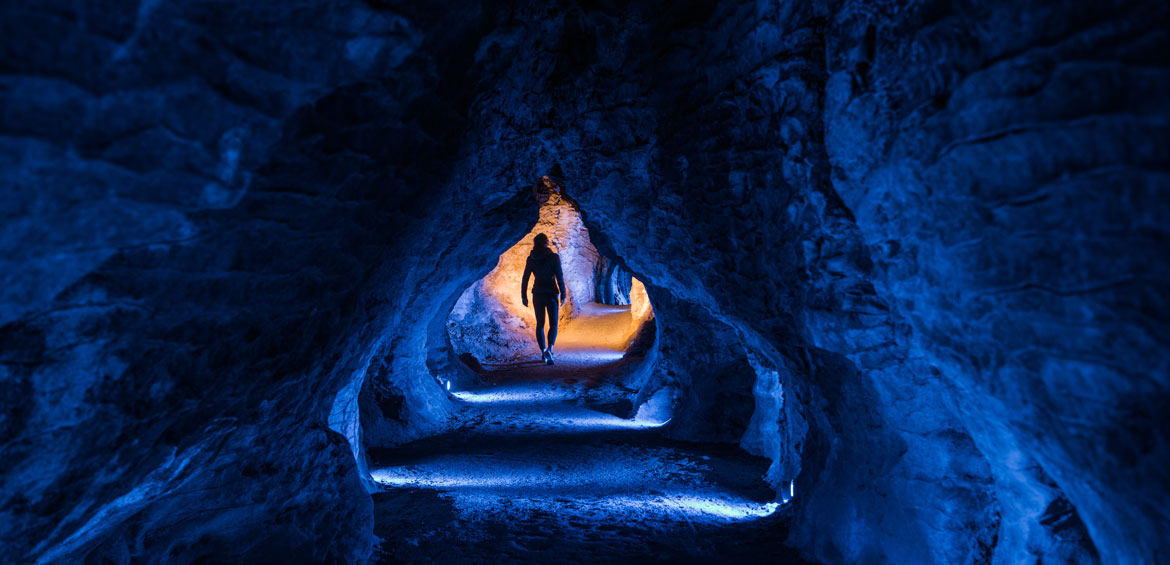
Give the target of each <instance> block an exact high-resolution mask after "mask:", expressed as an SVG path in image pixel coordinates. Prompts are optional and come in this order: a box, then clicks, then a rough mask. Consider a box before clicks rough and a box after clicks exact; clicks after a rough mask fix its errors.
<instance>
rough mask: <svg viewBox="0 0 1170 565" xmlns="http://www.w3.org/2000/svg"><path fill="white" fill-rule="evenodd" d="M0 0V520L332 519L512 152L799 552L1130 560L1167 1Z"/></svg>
mask: <svg viewBox="0 0 1170 565" xmlns="http://www.w3.org/2000/svg"><path fill="white" fill-rule="evenodd" d="M0 16H2V17H0V187H2V194H3V195H4V198H3V199H0V227H2V229H0V402H2V404H3V412H0V547H2V548H3V550H2V551H0V553H2V556H0V561H5V562H13V563H37V562H43V563H80V562H88V563H103V562H113V563H129V562H148V563H164V562H165V563H205V562H215V563H236V562H239V563H256V562H285V563H302V562H346V563H349V562H361V561H364V560H367V559H370V558H371V556H373V555H375V545H376V544H377V543H378V536H376V535H375V531H378V532H380V534H379V535H382V536H383V537H384V536H385V535H386V534H385V532H387V531H388V530H386V529H378V530H376V528H375V520H376V518H375V512H374V502H373V498H372V496H371V493H372V492H376V491H378V490H379V489H380V488H381V487H380V486H379V485H378V484H377V482H376V481H375V480H374V479H373V478H372V477H371V474H370V462H369V457H368V455H367V447H377V448H379V450H387V449H388V450H393V449H395V448H396V447H397V446H402V445H403V444H406V443H408V442H411V441H414V440H419V439H421V438H427V437H430V436H433V435H435V434H439V433H442V432H444V431H448V430H453V429H455V428H452V426H455V425H456V423H457V422H458V421H459V420H458V417H453V416H457V411H456V410H455V405H454V404H453V403H452V399H451V396H450V395H449V394H448V393H447V391H445V390H444V385H443V384H442V383H443V382H444V381H451V382H454V383H456V384H457V385H459V386H460V388H467V387H468V386H470V385H471V384H474V383H475V381H476V378H477V377H476V375H475V374H474V373H473V372H472V371H470V370H469V369H468V368H467V366H466V365H465V364H464V363H462V362H461V361H460V359H459V358H458V353H460V352H458V351H456V350H455V348H453V347H452V343H453V341H452V339H451V337H450V334H449V328H448V323H449V320H450V315H451V313H452V310H453V309H455V308H456V304H457V302H458V300H459V299H460V296H461V295H463V293H464V292H465V291H467V289H468V288H469V287H472V286H473V285H475V284H477V283H476V281H479V280H481V279H483V278H484V277H485V276H486V275H488V274H489V273H490V272H491V271H492V269H493V268H494V267H495V266H496V265H497V263H498V261H499V258H500V256H501V254H504V253H505V252H506V251H507V250H508V249H509V248H510V247H511V246H512V245H514V244H515V243H516V242H517V241H520V240H521V238H523V237H524V236H525V234H528V233H529V231H530V230H531V228H532V227H533V225H534V222H536V221H538V219H539V218H540V203H539V202H537V201H536V200H534V199H533V198H532V190H531V188H532V186H533V183H534V182H536V181H537V179H539V178H540V177H541V176H543V175H550V174H551V175H554V176H556V177H557V178H558V179H562V180H563V183H564V186H565V190H566V194H567V195H568V196H569V197H570V198H571V199H572V201H573V202H574V203H575V205H576V207H577V209H578V210H579V212H580V221H581V226H582V227H583V228H584V229H587V230H588V232H589V238H590V240H591V242H592V243H591V245H592V246H593V247H594V249H595V251H596V253H597V254H598V256H604V257H606V258H608V259H607V261H612V262H613V263H614V264H616V265H618V266H620V268H621V269H622V270H623V271H624V272H625V273H626V274H629V275H630V276H632V277H634V278H636V279H637V280H638V281H640V283H641V284H642V285H644V286H643V288H644V292H645V295H646V297H647V300H646V303H647V304H652V305H653V319H654V324H652V327H653V332H654V333H655V336H654V339H653V340H643V342H642V343H643V345H644V346H645V347H647V348H649V350H648V351H646V352H645V353H646V361H645V365H644V367H645V371H644V374H641V375H640V376H639V377H638V380H637V382H636V383H635V384H636V385H637V386H636V387H635V389H634V390H632V391H630V392H629V399H628V400H629V402H630V406H631V410H632V411H633V412H635V413H637V412H638V411H642V412H643V413H644V414H649V413H660V412H662V411H663V410H664V405H669V410H667V412H668V413H670V414H672V417H671V419H670V420H669V423H667V424H665V426H664V427H663V433H665V434H666V436H667V437H668V438H671V439H674V440H686V441H696V442H723V443H726V444H727V445H728V446H731V447H734V446H739V448H742V449H743V450H745V451H747V452H748V453H750V454H751V455H755V456H762V457H764V458H766V460H767V461H766V464H767V470H766V474H765V478H766V482H767V484H768V485H769V486H770V488H772V489H773V490H774V491H775V492H776V496H777V499H778V500H787V504H785V505H784V506H783V508H782V509H780V510H779V511H778V513H777V516H776V518H775V519H774V520H772V519H770V520H771V521H770V522H769V524H772V525H774V526H775V535H776V536H777V541H779V542H781V543H782V544H783V545H784V546H786V547H787V548H790V549H791V550H792V551H793V552H794V553H795V554H798V555H799V556H800V557H801V558H803V559H806V560H809V561H814V562H823V563H854V562H860V563H987V562H991V563H1022V562H1023V563H1031V562H1037V563H1038V562H1044V563H1053V562H1072V563H1098V562H1101V563H1159V562H1166V561H1168V560H1170V541H1168V540H1170V535H1167V532H1170V514H1168V513H1170V510H1167V509H1168V508H1170V481H1168V480H1167V473H1166V468H1167V465H1168V464H1170V451H1168V449H1170V448H1168V439H1170V419H1168V418H1167V417H1166V415H1167V414H1168V413H1170V344H1168V343H1167V337H1166V336H1167V335H1168V334H1170V331H1168V330H1170V318H1168V316H1167V311H1168V308H1167V298H1166V297H1167V296H1170V266H1168V265H1170V261H1167V259H1168V258H1170V253H1168V243H1167V242H1168V241H1170V237H1168V231H1167V230H1168V228H1167V226H1170V198H1168V197H1167V194H1170V174H1168V170H1167V164H1168V163H1170V127H1168V125H1170V98H1168V97H1167V96H1166V92H1168V91H1170V70H1168V65H1170V4H1168V3H1166V2H1164V1H1159V0H1116V1H1110V2H1085V1H1071V0H1053V1H1047V2H1041V1H1037V0H989V1H986V2H966V1H954V2H953V1H944V0H921V1H909V0H906V1H891V0H876V1H873V0H867V1H861V0H815V1H812V2H796V1H790V0H781V1H776V0H770V1H766V2H765V1H762V0H761V1H753V0H745V1H742V2H716V1H714V0H696V1H694V2H665V1H658V0H653V1H643V2H629V3H624V2H613V1H608V0H590V1H585V0H581V1H577V0H565V1H563V2H556V3H548V2H535V1H518V2H497V1H494V0H468V1H465V2H451V1H443V0H440V1H435V2H404V1H398V0H367V1H357V0H352V1H351V0H338V1H328V2H327V1H324V0H286V1H283V2H264V1H256V2H228V1H226V0H174V1H170V2H159V1H157V0H139V1H138V2H126V1H107V2H95V1H85V0H82V1H73V0H69V1H66V0H41V1H37V2H16V1H9V2H5V3H4V4H3V7H2V8H0ZM609 269H610V268H609V267H608V266H603V267H602V268H601V270H602V271H606V270H609ZM611 274H612V272H611ZM591 276H592V277H593V278H592V279H591V281H590V282H589V285H591V286H589V287H587V288H589V289H593V288H596V287H597V286H598V285H597V284H596V283H597V280H598V275H597V274H596V271H595V273H594V274H592V275H591ZM608 276H609V275H602V278H607V277H608ZM603 286H604V285H603ZM619 290H620V289H619ZM635 290H636V289H631V290H630V293H631V294H634V293H635ZM573 292H574V293H576V292H577V291H576V290H574V291H573ZM581 292H582V293H586V292H589V291H587V290H581ZM602 294H607V293H602ZM608 294H614V295H621V294H622V293H621V292H614V291H613V288H612V287H610V292H609V293H608ZM612 301H616V299H614V300H612ZM456 341H457V340H456ZM635 341H637V340H635ZM651 343H652V345H646V344H651ZM643 407H645V408H643ZM605 452H606V453H612V451H605ZM729 457H731V456H729ZM732 458H733V459H734V457H732ZM788 499H790V500H788ZM383 508H384V507H379V514H381V513H383ZM396 519H397V518H396ZM390 531H392V530H390ZM758 535H759V532H758V531H754V530H753V536H758ZM755 539H758V538H755Z"/></svg>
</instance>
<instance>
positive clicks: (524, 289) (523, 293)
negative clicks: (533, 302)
mask: <svg viewBox="0 0 1170 565" xmlns="http://www.w3.org/2000/svg"><path fill="white" fill-rule="evenodd" d="M530 276H532V261H525V262H524V278H522V279H520V302H521V303H523V304H524V305H525V306H528V277H530Z"/></svg>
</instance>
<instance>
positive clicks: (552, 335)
mask: <svg viewBox="0 0 1170 565" xmlns="http://www.w3.org/2000/svg"><path fill="white" fill-rule="evenodd" d="M560 317H561V309H560V306H559V305H558V304H557V295H555V294H553V295H550V296H549V299H548V350H549V351H552V348H553V344H554V343H556V342H557V320H558V319H559V318H560Z"/></svg>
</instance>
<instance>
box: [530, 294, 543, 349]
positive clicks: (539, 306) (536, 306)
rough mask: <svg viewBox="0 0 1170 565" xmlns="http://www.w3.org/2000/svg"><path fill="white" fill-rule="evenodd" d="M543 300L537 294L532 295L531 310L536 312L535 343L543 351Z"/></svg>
mask: <svg viewBox="0 0 1170 565" xmlns="http://www.w3.org/2000/svg"><path fill="white" fill-rule="evenodd" d="M544 310H545V306H544V301H543V300H541V296H540V295H539V294H533V295H532V311H533V312H535V313H536V345H537V346H539V347H540V352H541V354H542V355H543V353H544Z"/></svg>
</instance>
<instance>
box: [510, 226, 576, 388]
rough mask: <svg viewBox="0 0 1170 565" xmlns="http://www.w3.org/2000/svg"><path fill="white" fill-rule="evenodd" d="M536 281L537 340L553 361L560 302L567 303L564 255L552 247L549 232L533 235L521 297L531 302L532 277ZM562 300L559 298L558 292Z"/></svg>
mask: <svg viewBox="0 0 1170 565" xmlns="http://www.w3.org/2000/svg"><path fill="white" fill-rule="evenodd" d="M529 275H531V276H532V277H533V281H532V309H533V310H535V311H536V344H537V345H539V346H540V357H541V359H543V360H544V362H545V363H548V364H549V365H552V364H553V355H552V349H553V344H554V343H556V341H557V318H558V317H559V316H560V308H558V307H557V305H558V303H559V304H564V303H565V294H566V292H565V275H564V273H562V272H561V257H560V256H559V255H557V254H556V253H553V251H552V249H549V248H548V236H547V235H544V234H543V233H538V234H536V237H534V238H532V253H530V254H529V255H528V261H526V262H525V263H524V279H523V280H522V281H521V282H520V300H521V301H522V302H523V303H524V305H525V306H528V277H529ZM558 294H559V295H560V300H559V301H558V300H557V295H558ZM546 314H547V315H548V345H545V341H544V317H545V315H546Z"/></svg>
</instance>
